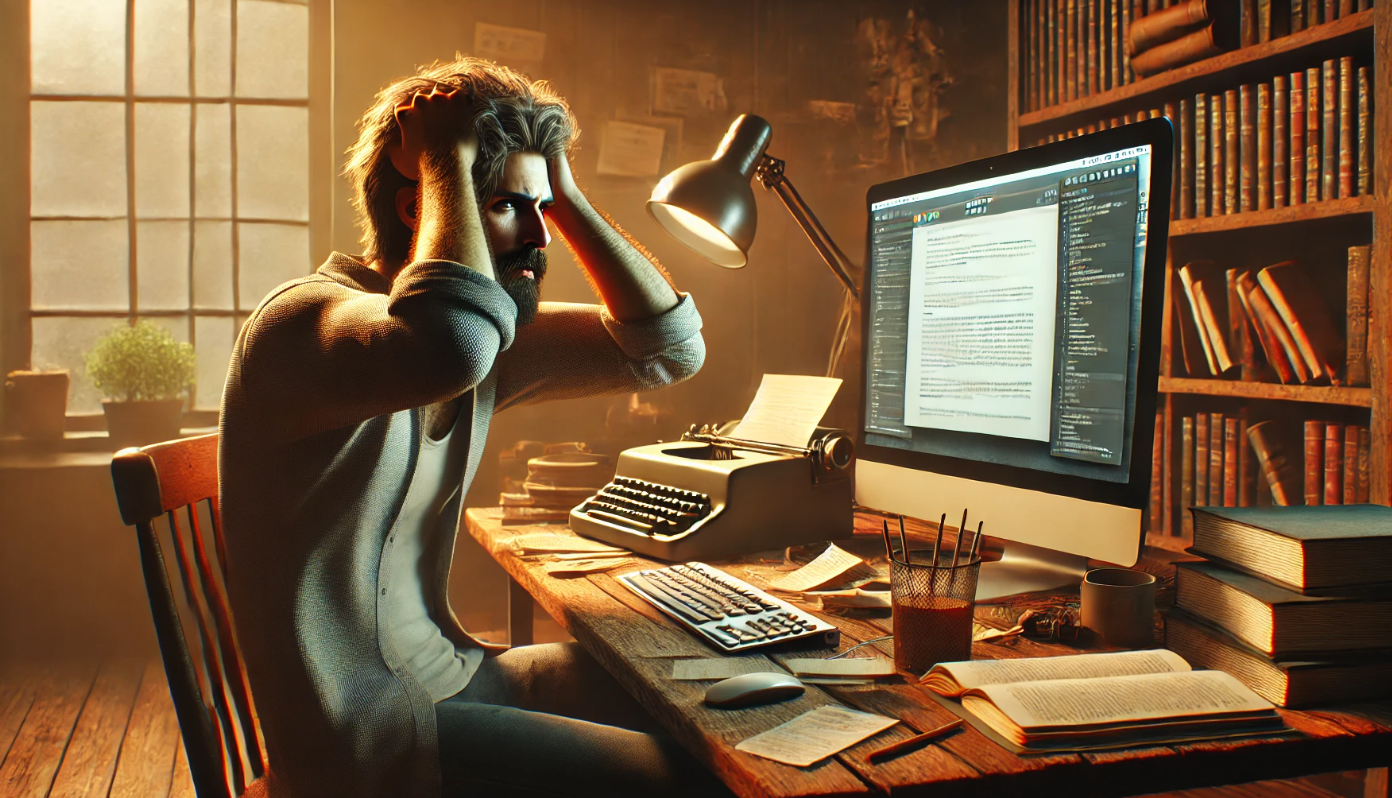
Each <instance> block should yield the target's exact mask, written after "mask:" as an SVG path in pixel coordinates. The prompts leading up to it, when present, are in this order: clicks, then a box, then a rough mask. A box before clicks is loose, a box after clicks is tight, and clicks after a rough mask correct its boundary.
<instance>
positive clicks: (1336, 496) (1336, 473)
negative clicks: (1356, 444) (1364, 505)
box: [1324, 424, 1344, 504]
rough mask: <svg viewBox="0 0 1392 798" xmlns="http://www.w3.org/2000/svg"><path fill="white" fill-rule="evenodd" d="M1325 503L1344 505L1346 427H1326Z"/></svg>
mask: <svg viewBox="0 0 1392 798" xmlns="http://www.w3.org/2000/svg"><path fill="white" fill-rule="evenodd" d="M1324 503H1325V504H1343V503H1344V425H1343V424H1326V425H1325V426H1324Z"/></svg>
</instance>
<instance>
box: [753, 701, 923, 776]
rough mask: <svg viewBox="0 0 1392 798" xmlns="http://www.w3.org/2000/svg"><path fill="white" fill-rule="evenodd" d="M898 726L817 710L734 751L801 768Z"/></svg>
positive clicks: (875, 717) (852, 711) (832, 709)
mask: <svg viewBox="0 0 1392 798" xmlns="http://www.w3.org/2000/svg"><path fill="white" fill-rule="evenodd" d="M898 722H899V721H897V720H895V719H894V718H886V717H882V716H880V715H872V714H871V713H869V712H861V711H859V710H855V709H847V708H845V707H817V708H816V709H814V710H812V711H810V712H805V713H803V714H801V715H799V716H797V717H796V718H793V719H792V720H790V721H788V722H787V723H784V724H782V725H781V726H775V727H774V728H772V729H769V730H768V731H766V732H764V733H763V734H756V735H754V736H753V737H750V738H749V739H748V740H745V741H744V742H742V743H740V744H739V745H737V746H735V750H736V751H744V752H745V753H747V754H753V755H755V756H761V757H763V758H765V759H772V760H773V761H775V762H782V763H783V764H785V765H796V766H798V767H802V768H805V767H807V766H808V765H811V764H813V763H815V762H820V761H822V760H823V759H826V758H827V757H829V756H831V755H833V754H835V753H837V752H838V751H844V750H845V749H847V748H850V747H851V746H853V745H855V744H856V743H858V742H860V741H861V740H864V739H866V738H868V737H871V736H873V735H876V734H879V733H880V732H882V731H884V730H885V729H888V728H889V727H890V726H893V725H894V724H896V723H898Z"/></svg>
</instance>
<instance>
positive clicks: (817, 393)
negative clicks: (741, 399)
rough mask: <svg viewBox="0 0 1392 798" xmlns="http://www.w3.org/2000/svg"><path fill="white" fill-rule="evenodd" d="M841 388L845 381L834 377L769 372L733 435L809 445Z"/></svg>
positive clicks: (769, 441) (754, 439) (788, 444)
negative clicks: (819, 423)
mask: <svg viewBox="0 0 1392 798" xmlns="http://www.w3.org/2000/svg"><path fill="white" fill-rule="evenodd" d="M840 387H841V380H839V379H835V378H832V377H804V376H801V375H797V374H765V375H764V379H763V380H762V381H761V382H760V383H759V390H758V391H757V392H756V393H755V394H754V401H752V402H750V403H749V409H748V410H746V411H744V418H743V419H741V420H740V423H739V426H737V427H735V431H734V432H733V433H732V434H731V435H730V437H732V438H740V439H742V440H746V441H759V442H761V443H781V444H783V445H784V446H806V445H807V442H808V440H809V439H810V438H811V437H812V433H813V432H814V431H815V430H816V429H817V423H818V422H820V421H821V420H822V416H824V415H826V411H827V408H828V407H831V400H832V399H834V398H836V390H837V389H838V388H840Z"/></svg>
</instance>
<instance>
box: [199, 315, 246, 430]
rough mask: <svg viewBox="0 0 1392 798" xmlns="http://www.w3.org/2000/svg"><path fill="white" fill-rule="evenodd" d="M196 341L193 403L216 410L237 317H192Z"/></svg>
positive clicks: (224, 380)
mask: <svg viewBox="0 0 1392 798" xmlns="http://www.w3.org/2000/svg"><path fill="white" fill-rule="evenodd" d="M193 326H194V332H195V333H197V338H196V339H195V340H196V341H197V343H196V344H194V348H195V349H196V350H197V351H196V353H195V354H196V355H197V359H198V388H197V391H196V392H195V394H194V400H193V406H194V407H195V408H198V409H208V410H217V409H218V408H219V407H221V405H222V386H223V385H224V384H225V383H226V382H227V366H228V363H229V362H230V361H231V360H232V344H233V342H235V341H236V337H237V320H236V319H233V318H230V317H227V316H198V317H195V318H194V320H193Z"/></svg>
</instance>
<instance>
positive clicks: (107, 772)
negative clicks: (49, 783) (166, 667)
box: [49, 661, 145, 798]
mask: <svg viewBox="0 0 1392 798" xmlns="http://www.w3.org/2000/svg"><path fill="white" fill-rule="evenodd" d="M144 670H145V669H144V667H143V666H142V665H141V663H139V662H129V661H124V662H123V661H116V662H108V663H106V664H104V665H102V668H101V671H100V672H99V673H98V674H97V681H96V684H94V685H93V686H92V692H91V693H90V694H89V695H88V696H87V703H86V704H85V705H83V707H82V714H81V715H79V716H78V719H77V728H76V729H75V730H74V731H73V736H72V742H71V743H69V744H68V751H67V754H66V755H65V756H64V757H63V765H62V767H61V768H59V769H58V777H57V778H56V779H54V780H53V790H52V792H50V793H49V795H50V797H51V798H106V796H107V794H108V793H109V792H110V790H111V782H112V779H113V778H114V777H115V775H116V760H117V757H118V755H119V754H120V751H121V743H122V741H123V740H124V739H125V736H126V727H127V724H128V723H129V722H130V717H131V710H132V709H133V708H134V706H135V695H136V691H137V689H138V688H139V687H140V679H141V674H142V673H143V672H144Z"/></svg>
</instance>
